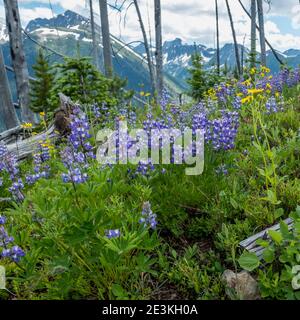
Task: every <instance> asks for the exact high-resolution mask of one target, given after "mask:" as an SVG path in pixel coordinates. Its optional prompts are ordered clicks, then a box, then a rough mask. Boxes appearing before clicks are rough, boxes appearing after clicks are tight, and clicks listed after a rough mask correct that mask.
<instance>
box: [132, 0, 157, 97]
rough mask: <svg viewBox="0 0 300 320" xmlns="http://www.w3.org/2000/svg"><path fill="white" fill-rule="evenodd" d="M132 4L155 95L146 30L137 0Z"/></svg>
mask: <svg viewBox="0 0 300 320" xmlns="http://www.w3.org/2000/svg"><path fill="white" fill-rule="evenodd" d="M133 3H134V5H135V9H136V13H137V16H138V19H139V22H140V27H141V31H142V34H143V39H144V46H145V51H146V55H147V61H148V67H149V75H150V82H151V90H152V94H153V95H154V94H155V79H154V70H153V64H152V59H151V53H150V47H149V42H148V38H147V34H146V29H145V25H144V22H143V19H142V15H141V11H140V8H139V5H138V2H137V0H133Z"/></svg>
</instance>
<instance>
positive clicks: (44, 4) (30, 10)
mask: <svg viewBox="0 0 300 320" xmlns="http://www.w3.org/2000/svg"><path fill="white" fill-rule="evenodd" d="M87 2H88V1H86V0H68V1H66V0H51V3H52V5H53V6H54V7H57V5H59V6H60V7H61V8H63V9H70V10H74V11H76V12H78V13H81V14H83V15H85V16H88V15H89V10H88V7H87ZM115 2H116V1H115V0H111V1H110V3H112V4H115ZM122 2H123V1H122V0H118V1H117V3H119V4H121V3H122ZM229 2H230V5H231V9H232V14H233V17H234V23H235V27H236V31H237V37H238V41H239V42H240V43H243V41H245V44H246V45H249V40H250V39H249V33H250V21H249V18H248V17H247V15H246V14H245V13H244V12H243V10H242V9H241V6H240V4H239V3H238V0H230V1H229ZM139 3H140V7H141V11H142V14H143V17H144V22H145V24H146V27H147V30H151V32H149V33H151V34H152V35H151V37H152V38H153V25H154V22H153V0H139ZM243 3H244V4H245V6H246V7H247V8H249V5H250V1H249V0H243ZM129 4H130V0H128V4H126V5H125V6H124V9H123V10H122V12H121V13H118V12H117V11H114V10H112V9H111V10H110V22H111V32H112V33H113V34H115V35H116V36H119V37H121V38H122V39H123V40H125V41H127V42H130V41H138V40H141V32H140V29H139V24H138V20H137V16H136V12H135V8H134V6H130V7H129V8H128V5H129ZM19 5H20V11H21V15H22V20H23V24H27V23H28V21H30V20H32V19H34V18H37V17H42V18H50V17H52V12H51V10H50V8H49V0H19ZM219 6H220V9H219V10H220V30H221V42H222V44H225V43H228V42H232V36H231V29H230V24H229V21H228V16H227V11H226V6H225V0H219ZM94 8H95V13H96V14H97V15H98V12H99V6H98V0H95V1H94ZM162 10H163V11H162V12H163V15H162V18H163V29H164V30H163V31H164V35H163V36H164V40H173V39H175V38H176V37H179V38H182V39H183V41H185V42H188V43H193V42H197V43H201V44H204V45H207V46H210V47H215V42H216V39H215V1H213V0H211V1H207V0H162ZM265 11H266V33H267V37H268V39H269V40H270V42H271V43H272V44H273V46H274V47H275V48H277V49H279V50H286V49H288V48H291V47H293V48H300V31H299V35H298V33H297V30H300V5H299V3H298V1H296V0H284V1H282V0H272V6H271V8H268V5H265ZM0 15H2V16H3V15H4V10H3V4H2V0H0ZM284 17H288V18H289V20H290V23H289V25H288V26H287V25H282V24H280V20H281V19H280V18H284ZM97 19H99V17H97ZM282 20H285V21H286V20H287V19H282ZM278 21H279V22H278Z"/></svg>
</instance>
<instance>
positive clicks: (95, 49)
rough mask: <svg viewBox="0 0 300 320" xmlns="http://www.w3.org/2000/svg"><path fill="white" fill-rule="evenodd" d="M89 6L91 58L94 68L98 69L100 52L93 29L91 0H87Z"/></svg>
mask: <svg viewBox="0 0 300 320" xmlns="http://www.w3.org/2000/svg"><path fill="white" fill-rule="evenodd" d="M89 6H90V16H91V31H92V40H93V59H94V64H95V66H96V68H97V69H98V70H100V53H99V43H98V41H97V36H96V29H95V19H94V8H93V0H89Z"/></svg>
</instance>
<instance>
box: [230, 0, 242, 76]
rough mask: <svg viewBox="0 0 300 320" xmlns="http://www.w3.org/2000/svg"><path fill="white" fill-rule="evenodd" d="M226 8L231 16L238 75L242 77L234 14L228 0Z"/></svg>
mask: <svg viewBox="0 0 300 320" xmlns="http://www.w3.org/2000/svg"><path fill="white" fill-rule="evenodd" d="M226 6H227V11H228V16H229V20H230V25H231V31H232V36H233V41H234V50H235V58H236V66H237V70H238V74H239V75H241V62H240V54H239V47H238V43H237V39H236V33H235V29H234V23H233V19H232V14H231V10H230V6H229V3H228V0H226Z"/></svg>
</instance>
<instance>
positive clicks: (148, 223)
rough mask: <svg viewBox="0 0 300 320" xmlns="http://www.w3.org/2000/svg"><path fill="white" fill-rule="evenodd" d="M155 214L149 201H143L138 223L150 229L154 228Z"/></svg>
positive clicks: (155, 224) (155, 222)
mask: <svg viewBox="0 0 300 320" xmlns="http://www.w3.org/2000/svg"><path fill="white" fill-rule="evenodd" d="M156 218H157V216H156V214H154V213H153V212H152V210H151V204H150V202H148V201H147V202H145V203H144V205H143V211H142V217H141V219H140V220H139V223H140V224H142V225H144V227H150V228H151V229H155V228H156V226H157V220H156Z"/></svg>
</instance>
